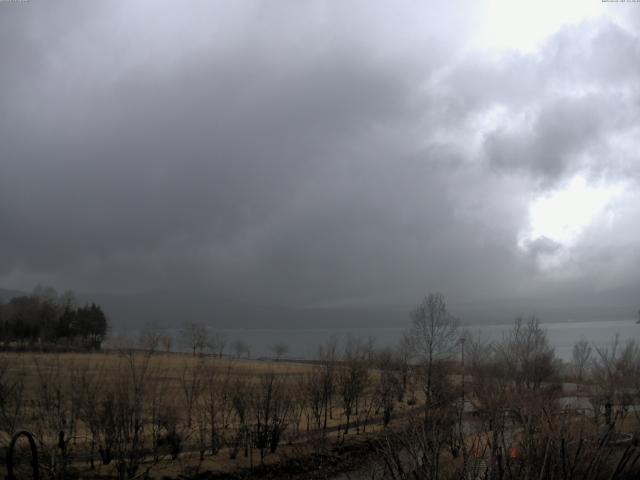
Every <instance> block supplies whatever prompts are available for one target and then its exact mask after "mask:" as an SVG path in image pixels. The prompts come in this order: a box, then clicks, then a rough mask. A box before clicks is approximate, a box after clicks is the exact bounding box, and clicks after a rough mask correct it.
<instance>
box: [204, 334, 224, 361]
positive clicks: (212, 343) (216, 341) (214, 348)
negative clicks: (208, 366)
mask: <svg viewBox="0 0 640 480" xmlns="http://www.w3.org/2000/svg"><path fill="white" fill-rule="evenodd" d="M226 346H227V336H226V335H225V334H224V333H221V332H215V333H213V334H212V335H211V337H210V338H209V345H208V347H209V349H210V350H211V353H213V354H214V355H217V356H218V357H220V358H222V355H223V353H224V349H225V347H226Z"/></svg>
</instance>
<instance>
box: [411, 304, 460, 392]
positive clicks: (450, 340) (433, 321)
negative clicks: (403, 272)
mask: <svg viewBox="0 0 640 480" xmlns="http://www.w3.org/2000/svg"><path fill="white" fill-rule="evenodd" d="M411 317H412V320H413V323H412V325H411V329H410V331H409V335H408V337H409V339H410V342H411V345H412V347H413V351H414V352H415V355H416V356H417V358H418V359H419V361H420V363H421V365H422V366H423V369H424V375H425V381H424V392H425V401H426V403H427V404H428V403H429V402H430V401H431V397H432V396H433V391H432V383H433V367H434V364H435V363H436V362H440V361H443V360H447V359H449V358H450V357H451V354H452V353H453V349H454V347H455V344H456V339H457V335H458V322H457V320H456V319H455V318H454V317H453V316H451V314H449V311H448V310H447V304H446V303H445V300H444V296H443V295H442V294H441V293H430V294H429V295H428V296H426V297H425V298H424V299H423V300H422V302H420V304H419V305H418V306H417V307H416V308H415V310H414V311H413V312H412V315H411Z"/></svg>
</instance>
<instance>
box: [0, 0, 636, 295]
mask: <svg viewBox="0 0 640 480" xmlns="http://www.w3.org/2000/svg"><path fill="white" fill-rule="evenodd" d="M337 3H340V5H337V4H332V3H327V4H324V3H322V2H317V3H313V4H303V3H302V2H281V3H279V4H278V5H275V4H270V5H269V7H266V6H265V5H262V6H261V5H260V4H259V3H252V2H226V3H224V2H220V3H216V2H188V3H184V2H180V3H176V2H173V3H172V2H153V3H149V2H104V3H101V2H46V3H45V2H37V1H33V2H29V3H25V4H11V5H9V4H3V5H0V9H1V10H2V11H1V12H0V40H1V42H0V59H1V60H2V65H3V68H2V70H1V71H0V82H1V85H2V87H1V88H0V127H1V128H0V169H1V172H0V221H1V223H2V230H3V233H2V238H1V240H0V284H3V285H5V286H7V287H22V288H25V287H27V286H28V285H30V284H32V283H35V282H38V281H41V282H45V283H53V284H55V285H58V286H60V287H70V288H75V289H78V290H81V291H135V290H147V289H165V288H177V289H196V290H208V291H214V292H218V293H220V294H222V295H227V296H232V297H236V298H246V299H252V300H259V301H268V302H273V303H281V304H291V305H336V304H359V303H386V302H400V301H407V300H409V299H412V298H417V297H419V296H420V295H421V294H423V293H424V292H425V291H427V290H433V289H437V290H442V291H444V292H445V293H447V295H449V296H451V297H453V298H455V299H457V300H460V301H463V300H478V299H492V298H542V299H550V300H551V299H556V297H557V296H561V295H567V296H571V298H576V299H580V298H590V296H591V295H593V293H594V292H600V293H601V294H602V295H603V298H606V297H607V295H609V296H610V297H609V298H611V299H615V301H619V300H620V298H623V299H624V300H628V301H629V302H633V301H634V299H635V292H636V291H637V288H638V287H640V285H639V284H640V279H639V278H638V275H637V270H638V264H639V257H638V253H637V252H639V251H640V249H639V248H638V247H640V245H638V243H640V239H639V238H638V227H636V225H638V224H639V223H638V220H639V218H638V217H639V216H640V215H639V214H638V211H637V208H634V206H635V205H637V203H635V202H637V200H638V199H637V198H636V197H635V194H634V189H635V187H636V184H637V180H638V173H639V171H638V162H637V160H638V158H637V157H638V154H637V152H638V148H637V146H638V141H637V138H638V135H637V134H638V132H639V127H640V125H639V123H638V113H639V111H640V109H639V106H640V95H639V93H640V92H639V90H638V87H637V85H640V82H639V81H638V80H640V79H639V78H638V77H639V76H640V67H638V66H639V65H640V39H639V38H638V36H637V35H636V34H635V33H633V31H632V30H631V29H630V28H629V23H627V24H625V26H623V24H622V23H620V22H616V21H614V19H612V18H610V17H602V18H598V19H594V20H591V21H588V22H584V23H580V24H575V25H567V26H565V27H563V28H562V29H561V30H559V31H558V32H557V33H556V34H554V35H553V36H551V37H550V38H548V39H547V40H546V41H545V43H544V44H543V45H542V47H541V48H540V49H539V50H538V51H535V52H518V51H515V50H504V51H491V52H485V51H482V50H477V49H474V48H472V47H473V42H474V35H475V30H474V28H475V27H474V18H475V16H476V13H477V12H475V11H473V10H469V8H467V9H466V10H464V13H459V12H460V11H461V10H458V9H457V7H460V5H457V4H456V3H455V2H454V3H452V4H451V5H450V6H448V7H442V4H439V8H444V10H443V11H440V13H439V14H438V15H439V16H438V17H435V16H434V14H433V12H432V9H431V8H429V6H428V5H426V6H425V7H424V8H419V7H417V6H416V5H415V4H413V3H411V2H407V3H406V4H404V5H402V6H399V5H396V4H394V7H393V9H391V8H389V9H385V8H382V7H375V8H367V6H368V5H369V2H365V3H362V4H358V3H350V4H349V6H346V5H345V4H342V2H337ZM474 3H475V2H474ZM403 7H404V8H403ZM474 8H476V7H474ZM631 21H632V22H633V20H631ZM631 24H633V23H631ZM456 32H457V33H456ZM576 175H581V176H583V177H584V178H586V179H587V181H588V182H590V183H593V184H598V185H601V184H606V185H609V184H611V185H613V184H618V183H620V182H622V183H624V193H622V194H620V195H619V197H618V198H617V200H616V202H615V203H612V204H608V206H607V210H606V213H607V215H604V214H603V215H600V216H598V217H596V218H595V219H594V221H593V222H592V223H591V224H589V225H587V226H586V227H585V228H584V229H583V231H582V232H581V236H580V238H579V240H577V241H575V242H573V243H572V244H571V245H569V244H567V245H564V244H563V243H562V242H560V241H558V240H557V239H552V238H546V237H544V236H541V237H539V238H533V239H531V241H530V242H529V243H528V244H527V247H526V248H523V246H522V245H519V244H518V239H519V238H520V236H521V235H522V232H524V231H526V230H527V228H528V222H529V208H530V205H531V202H533V201H534V200H535V199H536V198H538V197H540V196H544V195H545V194H548V193H549V192H553V191H556V190H557V189H561V188H563V186H564V185H566V184H567V182H569V181H570V180H571V179H572V178H574V177H575V176H576ZM605 217H606V218H605ZM558 252H564V257H563V258H565V257H566V258H568V260H563V261H562V263H561V264H560V266H556V267H554V268H546V267H544V266H543V265H542V264H541V263H540V259H541V256H542V257H544V256H549V255H557V254H558V255H559V253H558ZM620 292H622V293H620Z"/></svg>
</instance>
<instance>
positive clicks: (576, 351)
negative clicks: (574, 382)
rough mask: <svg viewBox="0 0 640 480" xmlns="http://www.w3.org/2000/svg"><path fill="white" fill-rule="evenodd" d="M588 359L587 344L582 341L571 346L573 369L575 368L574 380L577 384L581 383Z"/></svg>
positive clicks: (588, 350)
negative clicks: (575, 379)
mask: <svg viewBox="0 0 640 480" xmlns="http://www.w3.org/2000/svg"><path fill="white" fill-rule="evenodd" d="M590 358H591V345H589V342H588V341H586V340H584V339H582V340H579V341H577V342H576V343H575V344H574V345H573V367H574V368H575V374H576V378H577V379H578V381H579V382H581V381H582V377H583V375H584V371H585V369H586V367H587V364H588V362H589V359H590Z"/></svg>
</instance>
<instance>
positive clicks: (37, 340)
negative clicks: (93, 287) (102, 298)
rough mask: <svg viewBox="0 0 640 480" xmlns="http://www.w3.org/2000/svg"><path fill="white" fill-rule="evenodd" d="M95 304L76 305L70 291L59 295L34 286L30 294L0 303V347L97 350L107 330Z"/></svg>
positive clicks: (103, 318)
mask: <svg viewBox="0 0 640 480" xmlns="http://www.w3.org/2000/svg"><path fill="white" fill-rule="evenodd" d="M108 327H109V325H108V320H107V317H106V315H105V313H104V311H103V310H102V308H101V307H100V306H99V305H96V304H95V303H91V304H86V305H78V303H77V300H76V297H75V295H74V293H73V292H66V293H64V294H62V295H58V293H57V292H56V291H55V290H54V289H52V288H47V287H40V286H38V287H36V288H35V289H34V291H33V293H31V294H30V295H21V296H16V297H13V298H11V299H10V300H9V301H8V302H7V303H2V302H0V344H1V345H2V346H3V348H4V349H34V348H37V349H47V348H58V349H59V348H65V349H69V348H78V349H83V350H98V349H100V347H101V345H102V342H103V341H104V339H105V337H106V335H107V331H108Z"/></svg>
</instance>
